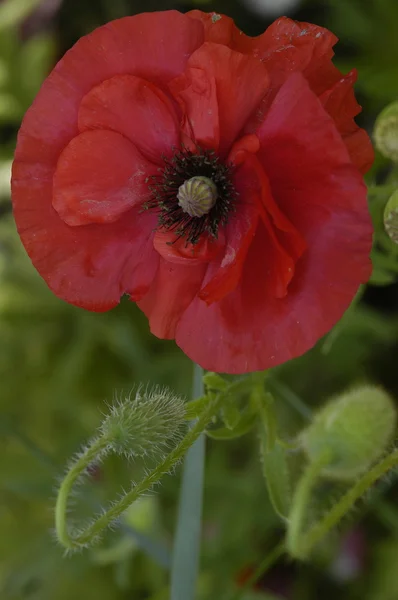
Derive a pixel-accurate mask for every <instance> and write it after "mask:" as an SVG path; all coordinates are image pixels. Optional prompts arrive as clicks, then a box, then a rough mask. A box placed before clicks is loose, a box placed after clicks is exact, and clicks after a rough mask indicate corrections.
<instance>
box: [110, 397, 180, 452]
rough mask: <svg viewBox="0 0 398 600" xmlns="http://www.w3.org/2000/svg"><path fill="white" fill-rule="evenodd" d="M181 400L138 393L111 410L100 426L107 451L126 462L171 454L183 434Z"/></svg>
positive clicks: (118, 403)
mask: <svg viewBox="0 0 398 600" xmlns="http://www.w3.org/2000/svg"><path fill="white" fill-rule="evenodd" d="M185 428H186V423H185V407H184V401H183V400H182V398H179V397H178V396H175V395H174V394H173V393H172V392H170V391H169V390H167V389H162V388H159V387H155V388H154V389H152V390H143V389H142V388H141V389H138V390H137V392H136V394H135V397H134V398H131V396H129V397H127V398H125V399H124V400H122V401H119V402H117V403H116V404H115V405H114V406H112V407H111V411H110V414H109V415H108V416H107V417H106V418H105V420H104V422H103V423H102V425H101V433H102V435H103V436H105V437H106V438H107V439H108V440H109V449H110V450H112V451H114V452H116V453H117V454H124V455H125V456H127V457H129V458H133V457H134V456H138V457H143V456H148V455H154V454H162V453H164V452H168V451H170V449H171V448H172V447H174V446H175V445H176V444H177V443H178V442H179V441H180V439H181V437H182V435H183V434H184V433H185Z"/></svg>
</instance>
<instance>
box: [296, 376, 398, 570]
mask: <svg viewBox="0 0 398 600" xmlns="http://www.w3.org/2000/svg"><path fill="white" fill-rule="evenodd" d="M395 427H396V410H395V407H394V404H393V402H392V400H391V398H390V397H389V396H388V394H387V393H386V392H384V391H383V390H381V389H379V388H376V387H373V386H364V387H362V388H358V389H357V390H353V391H350V392H347V393H345V394H342V395H341V396H340V397H337V398H335V399H333V400H332V401H330V402H329V403H328V404H327V405H326V406H325V407H324V408H323V409H321V411H320V412H319V413H318V415H317V416H316V417H315V419H314V421H313V422H312V423H311V425H309V427H307V428H306V429H305V430H304V432H303V433H302V434H301V436H300V439H301V442H302V445H303V447H304V449H305V451H306V453H307V456H308V459H309V461H310V462H309V465H308V466H307V467H306V469H305V471H304V473H303V475H302V477H301V479H300V480H299V482H298V484H297V487H296V489H295V492H294V496H293V501H292V507H291V511H290V514H289V518H288V530H287V538H286V546H287V549H288V551H289V553H290V554H291V555H292V556H294V557H295V558H299V559H306V558H307V557H308V555H309V553H310V552H311V550H312V549H313V547H314V545H315V544H316V543H317V542H319V541H320V540H321V539H322V538H323V537H324V536H325V535H326V534H327V533H328V532H329V531H330V530H331V529H332V528H333V527H334V526H335V525H337V524H338V523H339V521H340V520H341V519H342V518H343V517H344V515H345V514H346V513H347V512H349V511H350V510H351V508H352V507H353V506H354V504H355V502H356V501H357V500H358V499H360V498H361V496H363V494H364V493H365V492H366V491H367V490H368V489H369V488H370V487H371V486H372V485H373V484H374V483H375V482H376V481H377V480H378V479H379V478H380V477H382V476H383V475H385V474H386V473H388V472H389V471H390V470H391V469H392V468H394V467H395V466H397V465H398V450H393V451H392V452H391V453H390V454H388V455H387V456H385V458H382V459H381V460H380V462H378V463H377V464H376V465H375V466H372V465H374V463H375V462H376V461H377V460H379V459H380V457H382V456H383V454H385V452H386V450H387V448H388V446H389V445H390V444H391V441H392V438H393V435H394V431H395ZM359 476H361V477H360V478H358V477H359ZM325 477H326V478H332V479H334V480H338V481H343V482H344V481H346V482H349V481H353V482H354V483H353V484H352V486H351V487H350V488H349V489H348V491H347V492H346V493H345V494H344V495H343V496H342V497H341V498H340V500H339V501H338V502H337V503H335V504H334V505H333V507H332V508H331V509H330V510H328V511H326V513H324V515H323V516H322V518H321V519H320V520H319V521H318V522H316V523H315V524H313V525H311V526H307V521H308V520H309V518H308V517H309V515H308V512H309V507H310V506H311V505H312V502H311V500H312V497H313V492H314V489H315V487H316V484H317V483H318V481H319V479H320V478H325Z"/></svg>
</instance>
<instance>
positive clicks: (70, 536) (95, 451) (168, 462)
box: [55, 394, 223, 600]
mask: <svg viewBox="0 0 398 600" xmlns="http://www.w3.org/2000/svg"><path fill="white" fill-rule="evenodd" d="M222 401H223V395H222V394H219V395H217V396H216V397H215V398H214V399H213V400H212V401H210V402H209V404H208V405H207V406H206V407H205V409H204V410H203V413H202V414H201V415H200V416H199V418H198V420H197V421H196V423H195V424H194V426H193V427H192V429H190V430H189V432H188V433H187V434H186V436H185V437H184V438H183V440H182V441H181V442H180V443H179V444H178V446H176V448H175V449H174V450H173V451H172V452H170V454H169V455H168V456H167V457H166V458H165V459H164V460H163V461H162V462H161V463H160V464H159V465H157V466H156V467H155V468H154V469H153V470H152V471H151V472H150V473H149V475H147V476H146V477H145V478H144V479H143V480H142V481H141V482H140V483H138V484H137V485H135V486H134V487H133V488H132V489H131V490H130V491H129V492H127V493H126V494H125V495H124V496H123V497H122V498H121V499H120V500H119V501H118V502H116V503H115V504H113V505H112V506H111V507H110V508H109V509H108V510H107V511H106V512H105V513H104V514H102V515H101V516H100V517H98V518H97V519H96V520H94V521H93V522H92V523H90V524H89V525H88V526H87V527H86V528H85V529H84V530H83V531H79V532H76V533H75V532H74V533H71V531H70V528H69V527H68V524H67V519H66V516H67V508H68V498H69V494H70V492H71V490H72V488H73V486H74V484H75V483H76V481H77V479H78V478H79V477H80V476H81V475H82V474H83V473H84V471H85V470H86V469H87V467H88V466H89V465H90V464H91V463H92V462H94V461H96V460H98V458H99V456H100V455H101V454H102V453H103V452H104V451H105V450H106V448H107V446H108V444H109V440H108V439H106V438H104V437H100V438H99V439H98V440H96V441H95V442H94V443H93V444H92V445H90V446H89V447H88V449H87V450H86V451H85V452H84V453H83V454H82V456H81V457H80V458H79V459H78V460H77V461H76V462H75V463H74V464H73V465H72V466H71V468H70V470H69V471H68V473H67V475H66V477H65V479H64V480H63V482H62V484H61V487H60V489H59V492H58V498H57V503H56V509H55V515H56V520H55V521H56V533H57V537H58V539H59V541H60V542H61V544H63V545H64V546H65V547H66V548H67V549H69V550H74V549H77V548H81V547H84V546H87V545H88V544H89V543H90V542H92V541H93V540H94V539H95V538H96V537H98V536H99V535H100V534H101V532H102V531H103V530H104V529H106V527H108V526H109V524H110V523H112V522H113V521H114V520H115V519H117V518H118V517H119V516H120V515H121V514H122V513H123V512H124V511H125V510H126V509H127V508H128V507H129V506H130V505H131V504H132V503H133V502H135V500H137V498H139V496H141V495H142V494H144V493H145V492H147V491H148V490H150V489H151V488H152V487H153V485H154V484H156V483H157V482H158V481H159V480H160V479H161V478H162V477H163V476H164V475H166V474H167V473H169V472H170V471H171V470H172V469H173V467H174V466H175V465H176V464H177V463H178V462H179V461H180V460H181V458H182V457H183V456H184V455H185V453H186V452H187V450H188V448H190V447H191V446H192V444H193V443H194V442H195V441H196V440H197V439H198V437H199V436H200V434H201V433H202V432H203V431H204V430H205V428H206V426H207V425H208V423H209V422H210V421H211V419H212V418H213V416H214V415H216V414H217V412H218V410H219V407H220V405H221V403H222ZM184 600H185V599H184Z"/></svg>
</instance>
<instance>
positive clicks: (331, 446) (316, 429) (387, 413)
mask: <svg viewBox="0 0 398 600" xmlns="http://www.w3.org/2000/svg"><path fill="white" fill-rule="evenodd" d="M395 427H396V410H395V407H394V404H393V402H392V400H391V398H390V396H389V395H388V394H387V393H386V392H385V391H383V390H382V389H380V388H377V387H374V386H366V387H361V388H358V389H356V390H352V391H350V392H347V393H345V394H342V395H341V396H338V397H337V398H334V399H333V400H331V401H330V402H329V403H328V404H327V405H326V406H325V407H324V408H322V409H321V410H320V412H319V413H318V414H317V415H316V417H315V418H314V421H313V422H312V423H311V425H309V427H308V428H307V429H306V430H304V432H303V433H302V434H301V441H302V444H303V447H304V449H305V451H306V453H307V455H308V457H309V459H310V460H311V461H315V460H318V459H319V457H320V456H321V455H325V454H326V453H329V454H330V456H331V460H330V462H329V463H328V465H327V466H326V467H325V468H324V469H323V471H322V474H323V475H325V476H328V477H333V478H335V479H342V480H345V479H352V478H355V477H357V476H358V475H360V474H361V473H363V472H364V471H366V470H367V469H368V468H369V467H370V466H371V465H372V464H373V463H374V462H375V461H376V460H377V459H378V458H379V457H380V456H381V455H382V454H383V453H384V452H385V450H386V448H387V446H388V445H389V444H390V442H391V440H392V437H393V434H394V431H395Z"/></svg>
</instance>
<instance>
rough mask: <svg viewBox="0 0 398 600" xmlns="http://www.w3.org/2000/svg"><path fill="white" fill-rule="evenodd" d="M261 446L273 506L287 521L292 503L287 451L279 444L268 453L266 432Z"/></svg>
mask: <svg viewBox="0 0 398 600" xmlns="http://www.w3.org/2000/svg"><path fill="white" fill-rule="evenodd" d="M260 446H261V453H262V468H263V474H264V477H265V481H266V484H267V489H268V494H269V497H270V500H271V503H272V506H273V507H274V510H275V512H276V513H277V514H278V515H279V516H280V517H281V518H282V519H286V518H287V515H288V514H289V510H290V502H291V487H290V472H289V466H288V462H287V458H286V450H285V449H284V448H282V446H281V445H280V444H279V443H278V442H277V443H276V444H275V445H274V447H273V448H272V450H271V451H267V440H266V435H265V432H264V431H263V432H262V434H261V436H260Z"/></svg>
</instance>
